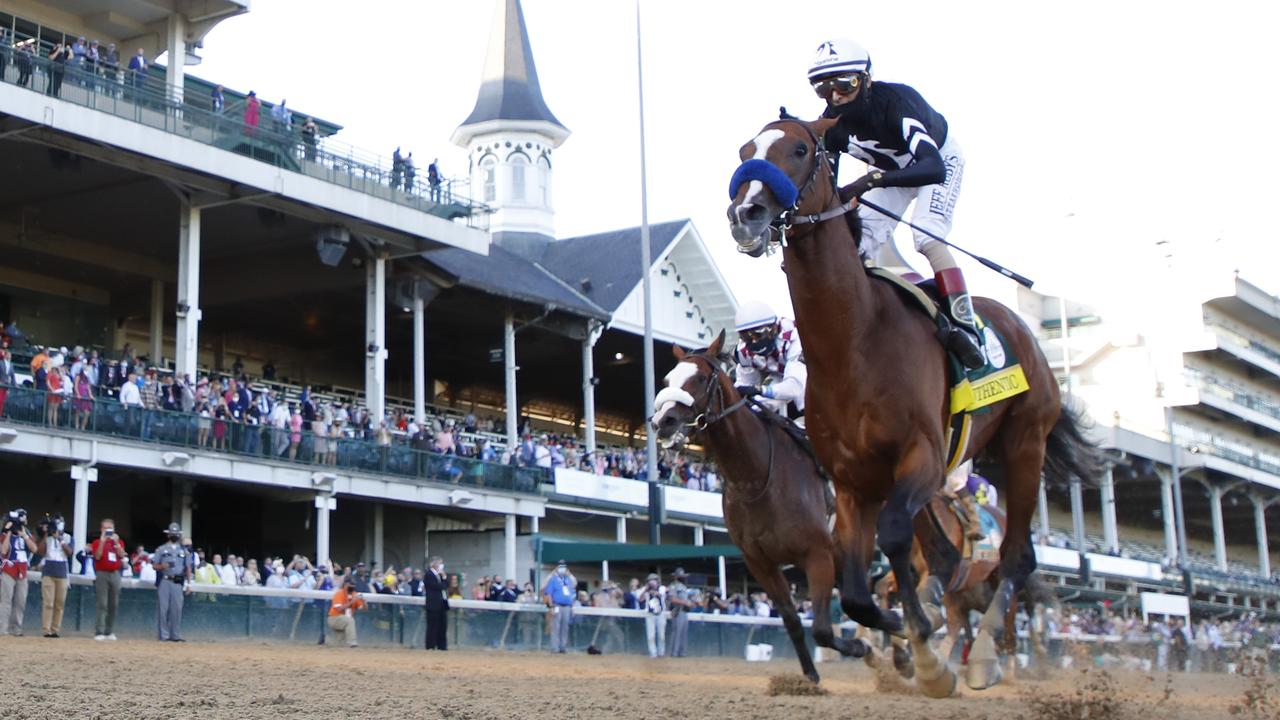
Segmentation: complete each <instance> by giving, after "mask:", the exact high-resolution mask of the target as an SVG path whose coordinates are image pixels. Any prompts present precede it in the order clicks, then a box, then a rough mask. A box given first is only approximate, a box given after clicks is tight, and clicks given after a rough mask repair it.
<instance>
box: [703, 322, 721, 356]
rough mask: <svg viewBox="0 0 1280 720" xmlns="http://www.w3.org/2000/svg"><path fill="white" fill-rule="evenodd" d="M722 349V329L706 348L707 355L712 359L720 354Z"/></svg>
mask: <svg viewBox="0 0 1280 720" xmlns="http://www.w3.org/2000/svg"><path fill="white" fill-rule="evenodd" d="M722 347H724V329H723V328H722V329H721V330H720V334H719V335H717V336H716V339H715V340H713V341H711V344H710V345H708V346H707V354H708V355H711V356H712V357H715V356H716V355H719V354H720V348H722Z"/></svg>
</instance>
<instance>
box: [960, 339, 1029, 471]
mask: <svg viewBox="0 0 1280 720" xmlns="http://www.w3.org/2000/svg"><path fill="white" fill-rule="evenodd" d="M977 324H978V327H979V328H980V330H979V333H978V334H979V337H980V338H981V340H982V355H983V357H985V358H986V360H987V362H986V364H984V365H983V366H982V367H980V368H978V369H976V370H970V369H968V368H966V367H965V366H964V365H962V364H960V361H959V360H957V359H955V358H954V357H952V356H951V355H947V377H948V378H949V380H950V383H951V405H950V408H951V421H950V423H949V424H948V427H947V472H951V471H952V470H954V469H956V467H958V466H959V465H960V463H961V462H963V460H964V454H965V450H967V449H968V446H969V431H970V428H971V425H972V423H973V414H974V413H981V412H988V411H989V408H990V406H991V405H994V404H995V403H998V402H1001V401H1004V400H1008V399H1009V398H1011V397H1014V396H1016V395H1021V394H1022V393H1024V392H1026V391H1027V390H1028V386H1027V376H1026V373H1024V372H1023V371H1022V364H1021V363H1019V362H1018V358H1016V357H1014V356H1013V354H1012V352H1010V351H1009V350H1007V348H1008V344H1007V343H1006V342H1005V339H1004V337H1003V336H1001V335H1000V333H999V332H997V331H996V329H995V328H994V327H992V326H990V325H988V324H986V322H984V321H983V319H982V318H981V317H977Z"/></svg>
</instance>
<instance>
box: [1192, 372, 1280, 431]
mask: <svg viewBox="0 0 1280 720" xmlns="http://www.w3.org/2000/svg"><path fill="white" fill-rule="evenodd" d="M1195 375H1196V378H1195V379H1196V382H1197V383H1198V384H1199V385H1200V388H1201V389H1202V390H1205V391H1207V392H1210V393H1212V394H1214V395H1216V396H1218V397H1220V398H1222V399H1224V400H1228V401H1230V402H1232V403H1235V404H1236V405H1240V406H1243V407H1246V408H1249V409H1250V410H1253V411H1255V412H1259V413H1262V414H1263V415H1268V416H1270V417H1273V418H1275V419H1277V420H1280V405H1277V404H1275V403H1272V402H1268V401H1266V400H1264V399H1263V398H1262V397H1261V396H1260V395H1258V394H1257V393H1254V392H1250V391H1249V389H1248V388H1245V387H1243V386H1241V385H1237V384H1235V383H1232V382H1228V381H1225V380H1219V379H1218V378H1216V377H1213V376H1212V375H1205V374H1202V373H1199V372H1197V373H1195Z"/></svg>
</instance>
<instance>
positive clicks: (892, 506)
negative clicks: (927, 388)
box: [877, 463, 956, 697]
mask: <svg viewBox="0 0 1280 720" xmlns="http://www.w3.org/2000/svg"><path fill="white" fill-rule="evenodd" d="M921 464H923V465H926V466H927V463H921ZM928 475H929V474H928V473H923V472H914V473H911V474H903V475H900V476H899V478H898V483H897V489H896V490H895V492H894V495H893V497H892V498H891V499H890V500H889V503H888V504H887V505H886V506H885V508H884V510H882V511H881V513H880V519H879V522H878V523H877V529H878V531H879V533H878V534H879V541H880V549H881V550H883V551H884V553H885V554H886V555H888V556H889V562H890V564H891V565H892V566H893V573H894V575H895V576H896V577H897V579H898V595H899V596H900V597H901V598H902V612H903V615H905V616H906V621H907V627H908V628H909V630H910V632H909V633H908V634H907V638H908V639H909V640H910V641H911V650H912V654H913V655H914V659H915V667H916V685H917V687H919V688H920V690H921V692H923V693H924V694H925V695H928V696H929V697H947V696H949V695H951V693H952V692H954V691H955V686H956V676H955V673H953V672H951V670H950V668H948V667H947V663H946V661H944V660H942V659H940V658H939V657H938V656H937V654H936V653H935V652H934V650H933V647H932V646H931V645H930V644H929V637H930V635H932V633H933V625H932V624H931V623H930V622H929V618H928V617H927V616H926V615H925V611H924V608H923V607H922V606H921V604H920V595H919V593H918V592H917V591H916V582H917V578H916V571H915V568H914V567H912V563H911V546H912V541H913V539H914V530H913V518H914V517H915V514H916V513H917V512H918V511H919V510H920V508H921V507H923V506H924V503H925V502H927V501H928V499H929V497H930V494H931V493H930V492H929V491H928V490H927V489H926V488H929V487H931V486H932V482H933V481H932V480H929V479H926V476H928ZM935 475H940V473H935Z"/></svg>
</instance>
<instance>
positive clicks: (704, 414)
mask: <svg viewBox="0 0 1280 720" xmlns="http://www.w3.org/2000/svg"><path fill="white" fill-rule="evenodd" d="M687 357H688V358H689V359H691V360H695V361H702V362H704V363H706V364H707V367H709V368H710V369H711V374H710V375H708V376H707V384H706V385H704V386H703V387H702V396H703V397H704V398H706V402H705V403H704V404H703V408H702V410H701V411H700V412H699V413H698V414H697V415H695V416H694V418H693V419H692V420H690V421H689V422H685V423H681V425H680V426H681V427H687V428H690V429H692V430H693V431H694V432H695V433H697V432H702V431H703V430H706V429H707V428H709V427H711V426H712V425H714V424H716V423H718V422H720V421H721V420H723V419H724V418H725V417H727V416H728V415H730V414H731V413H734V412H737V411H738V410H739V409H741V408H742V407H743V406H744V405H746V404H748V403H749V402H750V399H749V398H747V397H741V398H738V401H737V402H735V403H733V404H732V405H729V406H727V407H726V406H725V404H724V391H723V390H721V389H720V383H718V382H716V381H717V380H719V379H720V377H721V376H722V375H724V374H725V372H724V370H722V369H721V368H720V366H719V365H717V364H716V363H715V362H713V361H711V360H709V359H707V358H705V357H703V356H701V355H689V356H687ZM713 403H714V404H718V405H719V406H720V410H719V411H717V412H713V411H712V410H711V406H712V404H713Z"/></svg>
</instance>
